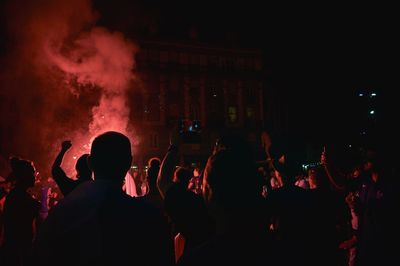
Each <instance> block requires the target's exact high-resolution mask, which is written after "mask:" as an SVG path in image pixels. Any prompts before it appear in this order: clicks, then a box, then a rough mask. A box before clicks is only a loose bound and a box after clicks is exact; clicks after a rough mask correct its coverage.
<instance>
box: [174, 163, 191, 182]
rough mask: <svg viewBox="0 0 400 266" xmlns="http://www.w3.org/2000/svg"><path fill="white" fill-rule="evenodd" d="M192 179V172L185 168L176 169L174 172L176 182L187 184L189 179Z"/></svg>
mask: <svg viewBox="0 0 400 266" xmlns="http://www.w3.org/2000/svg"><path fill="white" fill-rule="evenodd" d="M192 177H193V171H192V170H190V169H189V168H186V167H178V169H176V170H175V179H176V181H177V182H182V183H183V184H186V185H187V184H189V181H190V179H191V178H192Z"/></svg>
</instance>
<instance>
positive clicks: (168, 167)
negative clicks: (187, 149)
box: [157, 130, 180, 198]
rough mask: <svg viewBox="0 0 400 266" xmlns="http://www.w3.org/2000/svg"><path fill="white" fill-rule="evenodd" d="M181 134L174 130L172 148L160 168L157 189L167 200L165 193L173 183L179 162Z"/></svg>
mask: <svg viewBox="0 0 400 266" xmlns="http://www.w3.org/2000/svg"><path fill="white" fill-rule="evenodd" d="M178 134H179V133H177V130H174V131H173V133H172V134H171V137H170V146H169V148H168V151H167V154H165V156H164V159H163V160H162V163H161V166H160V172H159V173H158V177H157V187H158V190H159V191H160V194H161V197H162V198H165V193H166V192H167V190H168V189H169V188H170V187H171V185H172V183H173V178H174V173H175V165H176V163H177V161H178V147H179V139H180V138H179V135H178Z"/></svg>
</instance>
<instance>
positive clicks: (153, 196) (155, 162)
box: [143, 157, 163, 209]
mask: <svg viewBox="0 0 400 266" xmlns="http://www.w3.org/2000/svg"><path fill="white" fill-rule="evenodd" d="M160 164H161V161H160V159H158V158H157V157H154V158H151V159H150V160H149V162H148V169H147V176H146V179H147V183H148V186H149V187H148V188H149V191H148V193H147V194H146V195H144V196H143V199H145V200H147V201H149V202H151V203H152V204H153V205H155V206H157V207H158V208H160V209H163V200H162V197H161V195H160V192H159V191H158V188H157V176H158V172H159V171H160Z"/></svg>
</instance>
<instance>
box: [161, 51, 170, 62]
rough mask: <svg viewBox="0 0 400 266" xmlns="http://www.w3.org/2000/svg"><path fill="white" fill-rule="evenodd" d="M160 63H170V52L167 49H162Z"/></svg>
mask: <svg viewBox="0 0 400 266" xmlns="http://www.w3.org/2000/svg"><path fill="white" fill-rule="evenodd" d="M160 63H161V64H166V63H168V52H166V51H161V52H160Z"/></svg>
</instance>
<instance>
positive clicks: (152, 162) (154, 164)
mask: <svg viewBox="0 0 400 266" xmlns="http://www.w3.org/2000/svg"><path fill="white" fill-rule="evenodd" d="M160 165H161V161H160V159H158V158H157V157H153V158H150V159H149V162H148V167H149V169H150V168H151V169H160Z"/></svg>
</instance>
